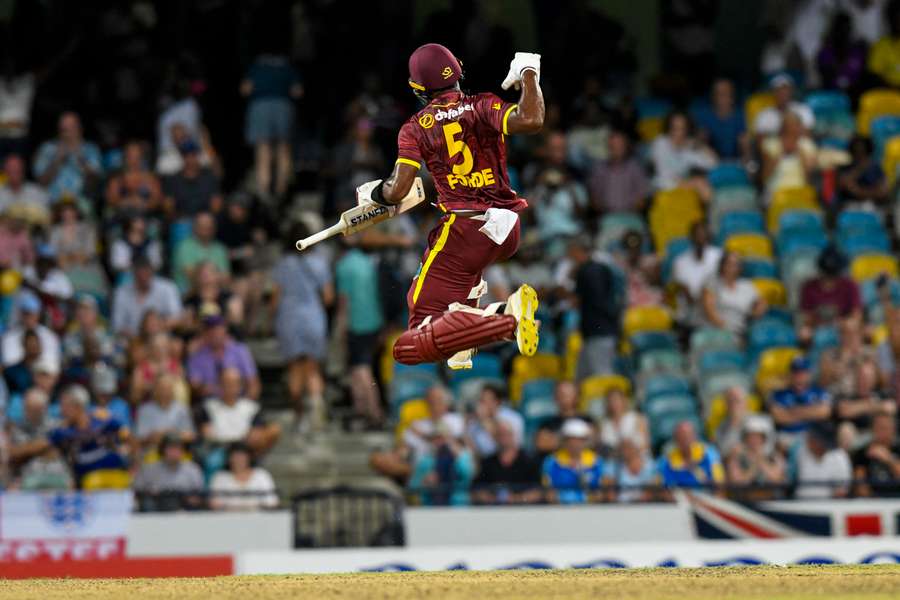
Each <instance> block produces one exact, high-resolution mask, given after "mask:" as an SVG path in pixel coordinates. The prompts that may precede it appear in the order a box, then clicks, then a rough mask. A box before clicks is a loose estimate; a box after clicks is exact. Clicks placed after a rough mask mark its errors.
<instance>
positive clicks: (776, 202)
mask: <svg viewBox="0 0 900 600" xmlns="http://www.w3.org/2000/svg"><path fill="white" fill-rule="evenodd" d="M795 209H808V210H819V202H818V199H817V198H816V190H815V188H813V187H812V186H809V185H805V186H802V187H787V188H781V189H779V190H776V191H775V192H773V193H772V198H771V200H770V202H769V212H768V213H767V215H766V227H767V228H768V230H769V233H772V234H774V233H777V232H778V219H779V218H780V217H781V213H783V212H785V211H787V210H795Z"/></svg>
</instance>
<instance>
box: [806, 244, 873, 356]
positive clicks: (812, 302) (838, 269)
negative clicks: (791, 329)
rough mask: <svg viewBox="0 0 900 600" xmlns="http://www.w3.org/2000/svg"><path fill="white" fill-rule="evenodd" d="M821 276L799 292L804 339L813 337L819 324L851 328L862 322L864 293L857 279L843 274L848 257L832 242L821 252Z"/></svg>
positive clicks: (808, 282) (811, 280) (821, 325)
mask: <svg viewBox="0 0 900 600" xmlns="http://www.w3.org/2000/svg"><path fill="white" fill-rule="evenodd" d="M818 264H819V276H818V277H814V278H813V279H810V280H809V281H807V282H806V283H804V284H803V288H802V289H801V291H800V332H799V334H800V335H799V337H800V339H801V341H806V340H810V339H812V334H813V332H814V331H815V330H816V329H817V328H818V327H823V326H828V325H839V324H840V322H841V321H848V326H849V327H859V326H860V324H861V323H862V295H861V294H860V291H859V286H858V285H856V282H855V281H853V280H852V279H850V278H849V277H847V276H846V275H844V270H845V269H846V267H847V259H846V258H845V257H844V254H843V253H842V252H841V251H840V250H838V248H837V246H834V245H829V246H827V247H825V248H824V249H823V250H822V252H821V253H820V254H819V260H818Z"/></svg>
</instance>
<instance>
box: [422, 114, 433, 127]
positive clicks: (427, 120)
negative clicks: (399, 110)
mask: <svg viewBox="0 0 900 600" xmlns="http://www.w3.org/2000/svg"><path fill="white" fill-rule="evenodd" d="M419 125H421V126H422V129H431V127H432V125H434V115H433V114H431V113H425V114H424V115H422V116H421V117H419Z"/></svg>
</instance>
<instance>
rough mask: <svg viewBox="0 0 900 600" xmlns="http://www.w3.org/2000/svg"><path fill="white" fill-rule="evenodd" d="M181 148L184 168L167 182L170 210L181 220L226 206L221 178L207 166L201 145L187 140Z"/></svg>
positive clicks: (165, 186)
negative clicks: (223, 203) (220, 185)
mask: <svg viewBox="0 0 900 600" xmlns="http://www.w3.org/2000/svg"><path fill="white" fill-rule="evenodd" d="M178 151H179V152H180V153H181V157H182V158H183V160H184V165H183V167H182V169H181V171H179V172H178V173H176V174H175V175H171V176H169V177H167V178H166V179H165V180H164V181H163V192H164V194H165V205H166V209H167V211H168V213H169V214H170V215H171V216H174V217H175V218H178V219H193V218H194V217H195V216H197V215H198V214H199V213H202V212H211V213H217V212H219V210H220V209H221V208H222V195H221V193H220V192H219V179H218V177H216V174H215V173H213V171H212V169H210V168H209V167H205V166H203V164H202V162H201V154H200V152H201V148H200V145H199V144H197V142H195V141H193V140H187V141H185V142H183V143H182V144H181V145H180V146H179V147H178Z"/></svg>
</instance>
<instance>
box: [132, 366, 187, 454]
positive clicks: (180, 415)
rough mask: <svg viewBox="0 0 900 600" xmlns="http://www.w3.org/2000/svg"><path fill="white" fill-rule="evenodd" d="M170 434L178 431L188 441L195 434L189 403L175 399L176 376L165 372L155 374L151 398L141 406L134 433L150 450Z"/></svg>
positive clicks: (180, 436)
mask: <svg viewBox="0 0 900 600" xmlns="http://www.w3.org/2000/svg"><path fill="white" fill-rule="evenodd" d="M169 434H171V435H177V436H178V437H179V438H180V439H181V440H182V441H183V442H184V443H186V444H190V443H192V442H193V441H194V439H195V438H196V432H195V431H194V422H193V421H192V420H191V415H190V414H189V413H188V409H187V407H186V406H185V405H184V404H182V403H180V402H178V401H176V400H175V379H174V378H173V377H172V376H171V375H168V374H162V375H160V376H159V377H157V378H156V383H155V384H154V386H153V393H152V394H151V396H150V400H149V401H147V402H145V403H144V404H142V405H141V407H140V408H139V409H138V412H137V417H136V418H135V436H136V437H137V440H138V442H140V444H141V445H142V447H143V448H144V450H151V449H153V448H156V447H157V446H158V445H159V442H160V440H161V439H162V438H163V436H165V435H169Z"/></svg>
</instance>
